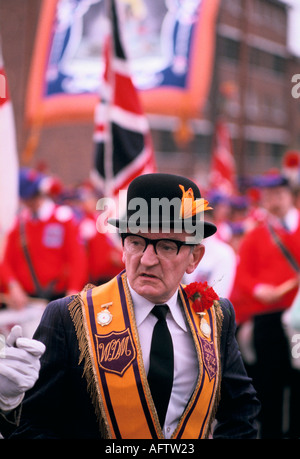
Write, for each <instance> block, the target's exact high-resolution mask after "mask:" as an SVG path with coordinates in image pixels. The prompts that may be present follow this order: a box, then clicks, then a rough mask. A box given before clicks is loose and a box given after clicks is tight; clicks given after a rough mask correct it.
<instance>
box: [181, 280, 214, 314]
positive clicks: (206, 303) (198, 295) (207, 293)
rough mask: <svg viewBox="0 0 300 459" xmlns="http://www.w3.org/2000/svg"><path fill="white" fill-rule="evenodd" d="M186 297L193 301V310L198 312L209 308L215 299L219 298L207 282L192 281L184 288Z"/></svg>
mask: <svg viewBox="0 0 300 459" xmlns="http://www.w3.org/2000/svg"><path fill="white" fill-rule="evenodd" d="M184 291H185V293H186V294H187V297H188V298H190V299H191V300H192V301H193V308H194V311H195V312H196V313H197V314H199V313H200V312H204V311H205V310H207V309H209V308H210V307H211V306H212V305H213V304H214V301H215V300H219V297H218V295H217V294H216V292H215V291H214V289H213V288H212V287H209V285H207V282H206V281H205V282H192V283H191V284H189V285H187V286H186V287H185V289H184Z"/></svg>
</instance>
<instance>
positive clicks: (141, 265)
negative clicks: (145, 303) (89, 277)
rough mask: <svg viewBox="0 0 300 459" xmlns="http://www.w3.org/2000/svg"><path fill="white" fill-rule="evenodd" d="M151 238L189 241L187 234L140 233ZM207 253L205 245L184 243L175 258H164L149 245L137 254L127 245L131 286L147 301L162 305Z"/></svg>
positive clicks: (126, 252)
mask: <svg viewBox="0 0 300 459" xmlns="http://www.w3.org/2000/svg"><path fill="white" fill-rule="evenodd" d="M139 234H140V235H141V236H144V237H145V238H148V239H173V240H174V239H175V240H178V241H185V237H186V235H185V234H184V233H182V234H178V233H174V232H171V233H163V232H159V233H155V234H151V233H139ZM203 255H204V246H203V245H201V244H198V245H196V246H192V247H191V246H190V245H184V246H182V247H181V248H180V250H179V252H178V254H177V255H176V256H175V258H173V259H168V258H164V257H160V256H159V255H157V254H156V253H155V250H154V247H153V245H151V244H148V246H147V248H146V250H145V251H144V252H142V253H138V254H133V253H130V252H129V251H128V250H126V244H125V245H124V251H123V261H124V263H125V268H126V273H127V277H128V280H129V283H130V285H131V287H132V288H133V289H134V290H135V291H136V292H137V293H138V294H139V295H141V296H143V297H144V298H146V299H147V300H149V301H151V302H153V303H155V304H162V303H165V302H166V301H168V299H169V298H170V297H171V296H172V295H173V294H174V293H175V291H176V290H177V288H178V285H179V283H180V281H181V279H182V276H183V275H184V273H185V272H186V273H192V272H193V271H194V269H195V268H196V266H197V265H198V263H199V262H200V260H201V258H202V257H203Z"/></svg>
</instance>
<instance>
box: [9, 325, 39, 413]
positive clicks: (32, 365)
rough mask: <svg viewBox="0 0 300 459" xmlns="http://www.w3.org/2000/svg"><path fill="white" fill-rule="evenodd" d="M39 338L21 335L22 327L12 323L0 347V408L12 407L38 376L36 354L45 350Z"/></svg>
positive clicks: (18, 401) (19, 400)
mask: <svg viewBox="0 0 300 459" xmlns="http://www.w3.org/2000/svg"><path fill="white" fill-rule="evenodd" d="M45 349H46V348H45V345H44V344H43V343H41V342H40V341H37V340H34V339H30V338H23V337H22V328H21V327H20V326H19V325H15V326H14V327H13V328H12V329H11V332H10V334H9V335H8V337H7V340H6V345H5V346H4V347H3V348H2V349H1V350H0V409H2V410H3V411H10V410H12V409H14V408H16V407H17V406H18V405H19V404H20V403H21V401H22V400H23V397H24V395H25V392H26V391H27V390H29V389H31V388H32V387H33V386H34V384H35V382H36V380H37V379H38V376H39V371H40V357H41V356H42V355H43V353H44V352H45Z"/></svg>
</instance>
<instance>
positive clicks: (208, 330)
mask: <svg viewBox="0 0 300 459" xmlns="http://www.w3.org/2000/svg"><path fill="white" fill-rule="evenodd" d="M199 315H200V330H201V331H202V333H203V335H204V336H206V338H209V337H210V333H211V328H210V325H209V323H208V322H207V321H206V320H205V319H204V316H205V313H204V312H200V313H199Z"/></svg>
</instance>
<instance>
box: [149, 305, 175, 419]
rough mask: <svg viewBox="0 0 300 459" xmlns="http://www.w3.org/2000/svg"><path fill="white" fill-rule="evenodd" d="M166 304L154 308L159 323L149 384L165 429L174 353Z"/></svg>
mask: <svg viewBox="0 0 300 459" xmlns="http://www.w3.org/2000/svg"><path fill="white" fill-rule="evenodd" d="M168 310H169V307H168V306H167V305H166V304H163V305H160V306H154V308H153V309H152V311H151V312H152V314H154V315H155V316H156V317H157V318H158V321H157V322H156V324H155V327H154V329H153V335H152V341H151V351H150V368H149V373H148V382H149V386H150V390H151V395H152V398H153V401H154V404H155V407H156V411H157V414H158V418H159V421H160V425H161V427H163V425H164V422H165V417H166V412H167V408H168V404H169V400H170V395H171V391H172V385H173V371H174V352H173V342H172V337H171V335H170V332H169V329H168V326H167V322H166V315H167V312H168Z"/></svg>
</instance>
